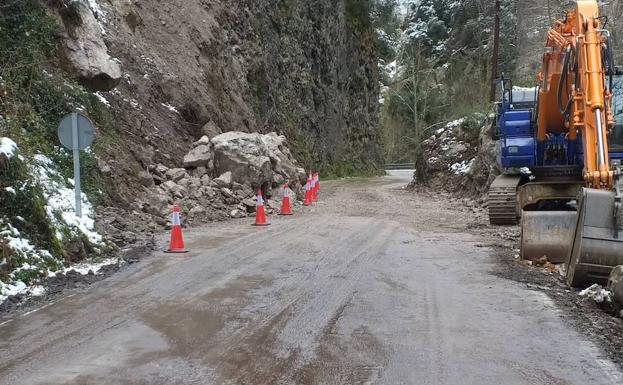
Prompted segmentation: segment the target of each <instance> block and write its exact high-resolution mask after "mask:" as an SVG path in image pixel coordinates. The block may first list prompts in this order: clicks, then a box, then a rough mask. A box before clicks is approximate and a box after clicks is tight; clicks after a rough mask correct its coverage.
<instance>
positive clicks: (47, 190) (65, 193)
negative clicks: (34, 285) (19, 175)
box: [34, 154, 102, 244]
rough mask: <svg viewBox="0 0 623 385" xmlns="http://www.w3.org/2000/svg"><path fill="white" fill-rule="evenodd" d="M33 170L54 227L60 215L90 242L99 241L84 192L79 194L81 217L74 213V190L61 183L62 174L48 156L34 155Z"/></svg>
mask: <svg viewBox="0 0 623 385" xmlns="http://www.w3.org/2000/svg"><path fill="white" fill-rule="evenodd" d="M34 172H35V175H37V176H38V179H39V183H40V184H41V187H42V188H43V195H44V197H45V199H46V206H45V208H46V212H47V213H48V217H49V218H50V220H51V221H52V223H53V224H55V225H57V226H56V227H60V225H62V224H61V223H59V221H58V217H59V216H60V217H61V218H62V219H63V221H64V222H65V223H66V224H67V225H68V226H69V227H70V228H73V229H77V230H79V231H80V232H81V233H82V234H84V235H86V236H87V238H88V239H89V241H90V242H91V243H94V244H99V243H101V242H102V236H101V235H100V234H98V233H97V232H96V231H95V219H94V218H95V211H94V210H93V205H91V202H89V200H88V199H87V196H86V194H85V193H82V194H81V202H82V217H81V218H80V217H78V216H77V215H76V213H75V210H76V202H75V193H74V190H73V189H70V188H67V187H66V186H65V184H64V183H62V180H63V178H62V176H61V175H60V174H59V173H58V171H57V170H56V168H55V167H54V164H53V163H52V161H51V160H50V159H49V158H48V157H46V156H45V155H41V154H38V155H35V166H34ZM72 184H73V183H72ZM56 235H57V237H58V238H59V239H60V240H62V239H63V234H62V233H61V232H60V231H57V234H56Z"/></svg>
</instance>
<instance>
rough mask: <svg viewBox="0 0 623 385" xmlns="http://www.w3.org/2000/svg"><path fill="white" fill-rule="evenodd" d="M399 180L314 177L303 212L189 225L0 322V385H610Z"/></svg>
mask: <svg viewBox="0 0 623 385" xmlns="http://www.w3.org/2000/svg"><path fill="white" fill-rule="evenodd" d="M405 183H406V182H405V179H404V178H401V176H392V177H385V178H379V179H375V180H350V181H336V182H330V183H324V184H323V188H324V189H323V192H322V196H321V201H320V202H319V203H318V204H317V205H316V206H314V207H313V208H306V209H304V210H303V211H304V213H303V214H302V215H301V214H299V215H296V216H293V217H285V218H281V217H280V218H277V217H271V218H270V220H271V221H272V225H271V226H269V227H267V228H254V227H251V226H250V225H249V220H241V221H233V222H229V223H222V224H213V225H210V226H207V227H205V228H201V229H194V230H192V231H189V232H186V234H185V235H186V238H187V246H189V248H190V249H191V250H192V251H191V253H189V254H187V255H165V254H159V253H157V254H156V255H154V256H153V257H151V258H147V259H144V260H143V261H142V262H140V263H138V264H136V265H133V266H131V267H129V268H127V269H125V270H123V271H122V272H120V273H118V274H116V275H114V276H112V277H110V278H108V279H106V280H104V281H101V282H99V283H97V284H95V285H94V286H92V287H91V288H89V289H88V290H85V291H82V292H77V293H73V294H71V296H69V297H65V298H63V299H60V300H58V301H56V302H55V303H52V304H50V305H47V306H46V307H44V308H40V309H34V310H32V311H31V312H28V313H25V314H14V315H12V316H11V318H3V319H0V325H1V326H0V384H163V385H164V384H166V385H171V384H215V385H220V384H271V385H272V384H388V385H393V384H396V385H398V384H405V385H412V384H474V385H485V384H495V385H500V384H504V385H511V384H557V385H559V384H578V385H580V384H582V385H585V384H617V383H618V384H621V383H623V376H621V373H620V372H619V371H618V370H617V368H616V367H615V365H613V364H612V363H611V362H610V361H608V360H607V359H605V358H603V357H604V356H603V355H602V353H601V351H600V350H599V349H598V348H597V347H596V346H595V345H593V344H592V343H590V342H588V341H586V340H585V339H584V338H583V337H582V336H581V335H580V334H579V333H578V332H577V331H575V330H573V329H572V327H571V326H568V324H566V323H565V322H564V317H563V314H562V312H561V310H559V309H558V308H557V307H556V305H555V304H554V303H553V302H552V301H551V300H550V299H549V298H548V297H547V296H546V295H545V294H543V293H540V292H537V291H531V290H528V289H526V287H525V285H520V284H518V283H516V282H514V281H509V280H505V279H503V278H500V277H498V276H496V275H493V274H491V273H490V271H491V270H492V269H493V268H494V267H495V264H496V259H495V257H494V256H493V253H492V251H491V250H489V249H487V248H485V247H482V243H481V242H482V241H483V240H482V239H479V237H478V236H476V235H472V234H470V233H469V232H468V231H467V230H466V228H467V226H468V224H469V220H470V218H469V215H468V213H466V212H465V211H461V210H459V209H456V208H453V207H450V206H451V205H452V202H448V201H447V200H443V199H435V198H434V197H433V198H431V197H430V196H426V195H422V194H416V193H412V192H406V191H404V190H402V189H401V188H400V187H401V186H402V185H404V184H405ZM489 241H490V240H489Z"/></svg>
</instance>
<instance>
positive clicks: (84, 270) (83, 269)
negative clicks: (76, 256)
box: [48, 258, 119, 277]
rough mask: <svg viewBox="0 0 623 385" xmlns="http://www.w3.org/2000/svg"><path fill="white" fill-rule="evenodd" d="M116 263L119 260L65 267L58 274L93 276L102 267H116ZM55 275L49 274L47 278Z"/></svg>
mask: <svg viewBox="0 0 623 385" xmlns="http://www.w3.org/2000/svg"><path fill="white" fill-rule="evenodd" d="M117 263H119V258H107V259H104V260H103V261H102V262H98V263H78V264H76V265H72V266H71V267H67V268H65V269H63V270H62V271H61V272H60V273H62V274H67V273H69V272H70V271H75V272H76V273H80V274H82V275H87V274H89V272H91V271H92V272H93V274H98V273H99V271H100V270H101V269H102V268H103V267H106V266H110V265H116V264H117ZM52 274H53V275H52ZM56 274H58V273H51V274H48V276H51V277H53V276H56Z"/></svg>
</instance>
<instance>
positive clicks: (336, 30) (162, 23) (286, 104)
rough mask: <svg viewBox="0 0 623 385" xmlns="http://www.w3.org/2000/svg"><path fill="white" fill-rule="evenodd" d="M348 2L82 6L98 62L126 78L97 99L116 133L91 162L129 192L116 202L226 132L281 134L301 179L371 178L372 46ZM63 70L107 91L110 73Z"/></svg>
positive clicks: (96, 2) (71, 25)
mask: <svg viewBox="0 0 623 385" xmlns="http://www.w3.org/2000/svg"><path fill="white" fill-rule="evenodd" d="M345 2H348V0H346V1H332V0H316V1H302V0H300V1H299V0H262V1H255V0H254V1H252V0H243V1H240V0H235V1H234V0H173V1H167V2H161V1H157V0H138V1H133V2H128V1H125V0H106V1H105V0H90V1H89V2H88V3H89V5H90V7H89V8H90V9H91V10H92V12H93V15H94V19H93V20H94V21H96V22H97V23H98V24H99V26H98V27H99V28H100V29H101V31H102V37H103V41H104V42H105V45H106V48H107V54H109V55H110V57H111V58H110V59H108V58H107V57H106V56H105V55H99V57H101V58H102V60H103V62H102V65H103V66H104V64H105V65H106V66H109V67H110V61H112V62H114V63H117V64H119V65H120V67H121V71H122V74H123V75H122V77H121V81H120V82H119V84H118V85H117V87H116V88H115V89H113V90H112V91H108V92H100V93H99V96H100V97H101V99H102V101H104V102H105V103H107V104H109V109H110V110H112V111H113V114H114V116H115V121H114V124H113V125H112V127H110V128H107V129H106V130H107V132H102V133H100V134H101V136H102V137H104V138H105V140H106V141H108V142H110V143H111V145H109V146H103V148H104V151H103V152H102V153H100V154H98V156H99V157H100V158H101V159H100V167H101V169H102V170H103V171H104V172H106V173H108V174H109V175H110V176H111V177H112V178H114V179H116V180H118V181H120V180H127V181H128V182H126V185H127V187H121V188H120V191H119V193H120V195H121V197H122V198H126V199H127V200H128V201H130V200H131V197H133V196H134V195H135V193H136V190H135V186H136V185H137V183H134V181H137V175H139V173H140V172H141V171H145V170H148V169H149V168H150V166H153V165H155V164H158V163H162V164H164V165H166V166H169V167H181V166H182V164H183V157H184V155H185V154H186V153H187V151H188V149H189V148H190V144H191V143H192V142H193V141H196V140H197V139H199V138H200V137H201V136H203V135H208V136H209V137H213V136H215V135H217V134H219V133H221V132H226V131H233V130H236V131H243V132H263V133H265V132H270V131H276V132H277V133H278V134H285V135H286V136H287V137H288V139H289V142H290V146H291V147H292V150H293V152H294V154H295V156H296V157H297V158H299V160H300V161H301V163H302V165H303V166H305V167H307V168H310V167H315V168H318V167H320V168H324V169H327V170H330V171H332V168H333V167H335V166H336V165H349V166H350V165H354V166H355V167H358V168H364V167H365V168H368V169H373V168H374V167H376V166H377V165H378V164H379V163H380V149H379V140H378V137H379V135H378V134H377V109H378V102H377V101H378V81H377V75H376V64H375V63H376V61H375V58H374V46H373V43H372V41H371V38H370V33H369V32H370V31H368V30H367V29H366V28H362V27H361V26H362V23H360V22H359V20H357V19H353V18H352V17H351V16H350V15H349V12H348V9H347V7H346V5H345ZM58 9H59V8H57V12H59V11H58ZM61 10H62V8H61ZM59 14H63V12H59ZM73 16H74V17H68V16H67V12H65V14H64V17H63V18H62V21H63V24H64V26H65V29H66V30H67V31H68V33H67V34H68V35H69V36H70V37H71V39H69V44H67V46H68V47H69V49H68V52H70V53H72V54H73V55H74V56H76V55H75V46H76V45H77V44H76V41H79V40H77V39H78V38H77V37H76V34H77V35H78V36H79V33H80V31H81V30H88V31H89V34H92V31H93V28H87V27H85V26H84V25H83V23H84V22H86V23H90V20H89V18H88V17H87V18H82V22H83V23H80V22H78V23H77V25H79V26H80V27H79V28H76V27H75V25H76V20H75V19H76V18H75V12H74V14H73ZM364 25H365V24H364ZM87 39H88V40H93V39H89V37H88V36H87ZM80 44H81V45H82V46H84V47H88V48H89V49H90V47H98V46H99V45H98V43H97V42H90V43H89V42H82V43H80ZM94 52H95V51H94ZM86 56H87V57H88V58H92V57H93V55H91V54H90V52H87V54H86ZM68 59H69V62H70V64H71V65H69V66H68V68H69V69H70V73H73V74H76V76H77V77H78V79H79V80H80V81H82V82H83V84H85V85H86V86H88V87H90V88H91V89H98V87H99V89H106V87H107V86H108V85H110V84H114V80H115V77H116V75H115V73H114V72H115V71H114V66H113V69H112V70H110V69H108V70H106V69H104V70H103V72H104V74H100V73H98V71H97V70H94V69H93V68H92V67H94V66H96V65H95V64H94V63H93V62H92V60H91V61H89V60H82V62H83V63H86V65H87V66H89V67H91V68H87V69H84V68H83V69H78V70H76V69H75V67H76V66H78V67H80V66H84V65H83V64H81V62H80V61H81V60H80V59H81V58H80V57H79V58H78V60H72V58H71V56H70V55H68ZM106 72H108V73H106ZM110 72H112V74H110ZM85 74H86V75H85ZM89 76H91V77H92V78H93V79H89ZM102 79H104V80H106V81H104V82H102V81H101V80H102ZM102 87H103V88H102ZM214 176H216V175H214ZM119 185H122V184H121V183H119Z"/></svg>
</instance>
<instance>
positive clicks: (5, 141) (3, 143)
mask: <svg viewBox="0 0 623 385" xmlns="http://www.w3.org/2000/svg"><path fill="white" fill-rule="evenodd" d="M15 150H17V144H15V142H14V141H12V140H11V139H9V138H0V154H4V156H6V157H7V158H8V159H11V157H13V155H14V154H15Z"/></svg>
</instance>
